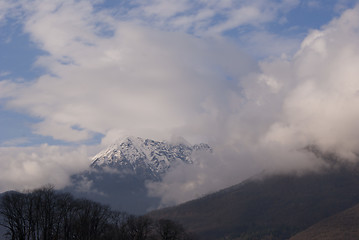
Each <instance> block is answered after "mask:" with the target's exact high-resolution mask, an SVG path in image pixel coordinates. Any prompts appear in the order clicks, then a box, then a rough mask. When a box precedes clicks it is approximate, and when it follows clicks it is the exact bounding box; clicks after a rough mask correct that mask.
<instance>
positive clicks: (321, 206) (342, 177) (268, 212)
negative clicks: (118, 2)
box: [150, 168, 359, 240]
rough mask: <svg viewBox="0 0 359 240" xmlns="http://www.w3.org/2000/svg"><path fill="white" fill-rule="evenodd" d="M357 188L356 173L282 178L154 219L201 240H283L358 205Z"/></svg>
mask: <svg viewBox="0 0 359 240" xmlns="http://www.w3.org/2000/svg"><path fill="white" fill-rule="evenodd" d="M358 186H359V174H358V170H357V169H356V170H350V169H348V168H342V169H339V170H335V171H334V170H331V171H326V172H325V173H321V174H314V173H310V174H309V173H308V174H305V175H302V176H294V175H280V176H279V175H278V176H271V177H268V178H266V179H263V180H256V181H255V180H251V181H246V182H244V183H242V184H239V185H236V186H233V187H230V188H228V189H225V190H222V191H220V192H217V193H214V194H211V195H208V196H206V197H204V198H201V199H198V200H194V201H191V202H188V203H185V204H182V205H180V206H177V207H172V208H166V209H163V210H159V211H155V212H152V213H150V215H151V216H152V217H156V218H162V217H165V218H170V219H173V220H176V221H178V222H180V223H182V224H183V225H185V226H186V227H187V228H188V229H190V230H191V231H194V232H196V233H197V234H199V235H200V236H202V238H203V239H221V238H223V237H230V238H231V239H281V240H282V239H287V238H289V237H290V236H293V235H294V234H296V233H297V232H300V231H302V230H304V229H306V228H307V227H309V226H311V225H313V224H314V223H317V222H319V221H320V220H322V219H324V218H327V217H329V216H331V215H333V214H336V213H338V212H340V211H343V210H345V209H347V208H350V207H352V206H354V205H355V204H357V203H359V188H358Z"/></svg>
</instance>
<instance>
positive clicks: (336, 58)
mask: <svg viewBox="0 0 359 240" xmlns="http://www.w3.org/2000/svg"><path fill="white" fill-rule="evenodd" d="M358 18H359V7H356V8H354V9H351V10H347V11H345V12H344V13H343V14H342V16H341V17H339V18H338V19H335V20H333V21H332V22H330V23H329V24H328V25H326V26H323V27H322V29H319V30H313V31H311V32H310V33H309V34H308V36H307V37H306V38H305V39H304V40H303V41H302V44H301V47H300V48H299V49H298V51H297V53H296V54H295V55H294V56H293V57H292V58H290V59H288V58H286V59H281V58H279V59H272V60H267V61H263V62H261V63H260V71H258V72H256V73H253V74H252V75H248V77H247V78H244V79H242V81H241V82H240V85H241V86H242V89H243V92H244V93H243V95H242V97H239V98H234V101H235V104H237V105H238V106H239V107H238V108H233V109H232V110H231V111H228V112H226V114H225V115H224V116H225V117H223V118H222V120H221V121H220V122H216V124H214V125H212V126H216V127H217V128H219V129H220V130H219V131H216V130H212V133H213V134H214V135H215V136H216V137H217V139H216V141H215V142H214V145H216V146H217V153H219V156H216V155H215V156H214V158H211V157H208V156H207V157H205V158H203V159H201V160H200V163H199V164H198V165H197V166H195V168H191V169H190V170H189V169H186V171H184V170H183V169H181V168H180V169H178V170H176V169H175V170H174V171H173V172H170V173H169V174H168V175H167V176H166V177H165V179H164V181H163V182H161V183H150V184H149V189H150V193H151V194H152V195H154V196H162V200H163V201H162V202H163V204H164V205H171V204H174V203H179V202H182V201H187V200H190V199H193V198H196V197H198V196H199V195H201V194H204V193H206V192H210V191H214V190H217V189H219V188H220V187H225V186H228V185H230V184H235V183H238V182H240V181H241V180H244V179H245V178H246V177H250V176H253V175H255V174H256V173H258V172H260V171H261V170H265V171H266V172H267V173H268V172H281V171H286V172H288V171H289V172H291V171H307V170H319V169H320V168H321V167H323V166H324V165H325V164H326V163H325V162H324V161H322V160H321V159H318V158H317V157H316V156H315V155H314V154H313V153H311V152H309V151H307V150H305V148H306V147H308V146H316V148H317V149H319V151H321V152H322V153H334V154H336V156H338V157H339V159H341V160H342V161H344V162H346V161H349V162H352V161H357V160H358V149H359V146H358V141H357V140H358V136H359V128H358V126H357V122H358V121H359V119H358V117H359V109H358V106H359V105H358V104H359V102H358V100H359V98H358V96H359V94H358V88H359V81H358V76H359V72H358V71H359V70H358V68H357V66H358V64H359V49H358V45H357V42H358V40H359V35H358V31H357V29H358V22H359V21H358V20H359V19H358ZM202 120H203V119H202ZM201 123H202V125H201V124H198V125H196V127H195V128H197V129H198V128H200V127H201V126H203V121H201ZM216 134H217V135H216ZM218 150H219V151H218ZM229 153H231V154H229ZM207 167H208V169H207ZM184 168H186V167H184ZM192 171H193V172H192ZM181 175H185V177H184V178H181ZM178 189H180V191H178ZM202 190H203V192H202ZM179 192H180V193H181V195H180V194H179Z"/></svg>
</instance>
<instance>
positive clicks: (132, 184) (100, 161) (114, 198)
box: [65, 137, 212, 214]
mask: <svg viewBox="0 0 359 240" xmlns="http://www.w3.org/2000/svg"><path fill="white" fill-rule="evenodd" d="M203 152H212V149H211V148H210V147H209V146H208V145H207V144H203V143H202V144H196V145H191V144H189V143H188V142H186V141H185V140H183V139H182V140H180V141H177V142H176V143H171V142H166V141H154V140H151V139H142V138H139V137H126V138H123V139H119V140H118V141H116V142H115V143H114V144H112V145H111V146H109V147H108V148H106V149H105V150H103V151H101V152H100V153H98V154H97V155H95V156H94V157H93V158H92V164H91V166H90V170H89V171H86V172H83V173H81V174H77V175H74V176H73V177H72V181H73V185H72V186H71V187H68V188H66V189H65V190H66V191H70V192H72V193H73V194H75V195H76V196H80V197H86V198H89V199H92V200H94V201H99V202H101V203H105V204H109V205H111V207H113V208H114V209H118V210H124V211H127V212H130V213H134V214H143V213H145V212H146V211H148V210H149V209H156V208H157V207H158V206H159V203H160V199H158V198H154V197H149V196H148V194H147V188H146V182H148V181H161V179H162V177H163V176H164V174H166V172H167V171H169V170H170V169H171V168H174V167H176V165H178V164H181V163H184V164H193V163H194V162H195V161H196V156H197V155H198V154H201V153H203Z"/></svg>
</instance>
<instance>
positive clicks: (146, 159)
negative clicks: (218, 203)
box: [91, 137, 212, 180]
mask: <svg viewBox="0 0 359 240" xmlns="http://www.w3.org/2000/svg"><path fill="white" fill-rule="evenodd" d="M201 151H203V152H211V151H212V150H211V148H210V147H209V146H208V145H207V144H203V143H202V144H196V145H190V144H189V143H187V142H186V141H185V140H182V141H180V143H176V144H172V143H169V142H159V141H154V140H151V139H142V138H139V137H127V138H125V139H120V140H118V141H116V142H115V143H114V144H113V145H111V146H110V147H108V148H107V149H105V150H104V151H101V152H100V153H99V154H97V155H96V156H94V157H93V158H92V164H91V167H92V168H95V169H97V170H101V169H102V170H103V169H105V168H107V169H112V170H113V169H116V170H118V171H120V172H125V173H128V174H134V175H136V176H141V177H143V178H146V179H148V180H149V179H151V180H161V178H162V176H163V174H165V173H166V172H167V171H168V170H169V169H170V168H171V167H174V166H175V165H176V164H179V163H181V162H183V163H187V164H192V163H193V161H194V159H193V156H194V153H198V152H201Z"/></svg>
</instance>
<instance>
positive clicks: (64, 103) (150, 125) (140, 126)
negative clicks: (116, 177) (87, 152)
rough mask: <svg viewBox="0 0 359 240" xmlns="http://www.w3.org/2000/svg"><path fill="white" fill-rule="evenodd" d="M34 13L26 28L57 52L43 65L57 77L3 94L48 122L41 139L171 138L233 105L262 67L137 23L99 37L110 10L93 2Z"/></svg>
mask: <svg viewBox="0 0 359 240" xmlns="http://www.w3.org/2000/svg"><path fill="white" fill-rule="evenodd" d="M31 7H32V8H31V10H33V11H35V12H34V13H33V14H32V15H30V17H29V18H28V20H27V22H26V23H25V30H26V31H27V32H28V33H29V34H30V36H31V38H32V39H34V41H36V42H37V44H38V45H39V46H40V47H41V48H42V49H43V50H45V51H46V52H48V53H49V55H46V56H43V57H40V58H39V59H38V61H37V64H38V65H41V66H43V67H45V68H46V69H48V71H49V72H50V73H51V75H43V76H42V77H40V78H39V79H37V80H36V81H34V82H32V83H29V84H26V85H25V84H9V86H8V85H7V84H5V83H3V84H4V85H5V88H4V90H3V91H5V92H6V94H7V95H8V96H9V97H10V100H9V101H8V102H7V105H8V107H10V108H15V109H20V110H23V111H26V112H27V113H29V114H30V115H32V116H36V117H40V118H42V119H44V121H43V122H40V123H38V124H36V126H34V130H35V132H36V133H38V134H41V135H45V136H52V137H54V138H55V139H60V140H65V141H82V140H85V139H87V138H89V137H91V133H93V132H97V133H102V134H105V135H106V134H107V133H108V132H110V131H113V130H122V131H124V130H125V131H127V132H129V133H130V134H131V135H149V133H150V134H151V135H153V133H156V134H155V136H152V137H156V135H157V136H158V135H160V136H164V135H167V136H168V135H169V134H168V133H169V132H170V131H172V130H174V129H176V128H181V127H183V126H185V125H186V124H187V122H190V121H192V120H191V119H192V118H196V117H197V116H198V115H199V114H205V113H206V112H207V111H212V110H211V109H210V108H212V107H211V106H207V105H208V104H207V105H206V103H208V102H211V101H212V102H214V103H216V102H223V104H225V102H226V101H227V100H226V98H227V97H226V96H225V95H223V94H224V93H226V92H227V91H228V92H231V91H233V89H231V87H232V85H235V82H237V81H238V80H239V78H240V77H241V76H242V75H244V74H245V73H246V72H248V71H250V69H251V68H252V66H253V65H254V64H253V63H252V62H251V61H250V59H249V57H247V56H246V55H245V54H244V53H242V52H241V51H240V50H239V49H238V48H237V47H236V46H235V45H234V44H232V43H230V42H228V41H226V40H223V39H218V40H208V39H198V38H195V37H193V36H190V35H187V34H184V33H177V32H163V31H158V30H152V29H149V28H147V27H141V26H138V25H135V24H133V23H129V22H117V23H116V24H113V23H109V24H113V25H112V28H113V30H114V35H113V36H111V37H108V36H105V37H103V36H99V35H97V34H96V31H95V30H96V29H95V28H94V25H96V21H98V19H102V17H101V16H102V12H99V13H96V14H95V13H93V12H92V9H91V6H90V5H88V3H86V2H79V3H72V4H69V3H67V4H62V5H61V4H59V3H57V2H48V3H47V4H44V5H42V4H39V5H34V6H33V5H31ZM97 14H99V17H98V16H97ZM95 19H96V20H95ZM70 22H71V24H69V23H70ZM54 24H55V26H56V27H53V25H54ZM64 61H66V63H64ZM228 77H230V78H232V79H233V80H231V82H229V81H226V78H228ZM226 82H228V83H226ZM216 107H221V106H216ZM212 109H213V108H212ZM146 132H147V133H148V134H146Z"/></svg>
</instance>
